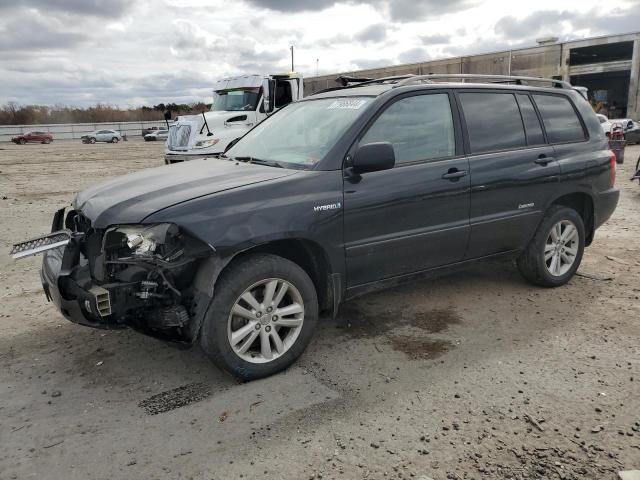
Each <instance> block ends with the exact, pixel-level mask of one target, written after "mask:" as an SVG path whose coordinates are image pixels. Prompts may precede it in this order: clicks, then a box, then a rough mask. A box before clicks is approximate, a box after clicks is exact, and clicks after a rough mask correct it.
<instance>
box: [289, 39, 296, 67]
mask: <svg viewBox="0 0 640 480" xmlns="http://www.w3.org/2000/svg"><path fill="white" fill-rule="evenodd" d="M290 50H291V71H292V72H295V71H296V69H295V68H294V67H293V45H291V47H290Z"/></svg>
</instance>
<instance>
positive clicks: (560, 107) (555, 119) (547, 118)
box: [533, 94, 586, 143]
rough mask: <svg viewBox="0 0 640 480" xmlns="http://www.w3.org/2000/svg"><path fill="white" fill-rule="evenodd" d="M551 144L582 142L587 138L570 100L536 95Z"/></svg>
mask: <svg viewBox="0 0 640 480" xmlns="http://www.w3.org/2000/svg"><path fill="white" fill-rule="evenodd" d="M533 99H534V101H535V102H536V105H537V106H538V110H539V111H540V115H541V116H542V122H543V123H544V128H545V130H546V131H547V138H548V139H549V142H550V143H568V142H581V141H583V140H584V139H585V138H586V136H585V133H584V129H583V128H582V123H581V122H580V118H579V117H578V114H577V113H576V111H575V109H574V108H573V105H572V104H571V102H570V101H569V99H568V98H566V97H564V96H561V95H543V94H534V95H533Z"/></svg>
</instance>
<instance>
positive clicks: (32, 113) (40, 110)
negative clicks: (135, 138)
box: [0, 102, 211, 125]
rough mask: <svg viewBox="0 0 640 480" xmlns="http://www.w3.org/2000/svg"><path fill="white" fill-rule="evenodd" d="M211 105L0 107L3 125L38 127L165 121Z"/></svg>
mask: <svg viewBox="0 0 640 480" xmlns="http://www.w3.org/2000/svg"><path fill="white" fill-rule="evenodd" d="M210 108H211V105H210V104H209V105H207V104H205V103H202V102H198V103H189V104H187V103H167V104H164V103H159V104H157V105H154V106H152V107H149V106H142V107H137V108H121V107H117V106H114V105H105V104H101V103H98V104H97V105H93V106H91V107H84V108H81V107H69V106H65V105H55V106H47V105H19V104H18V103H16V102H9V103H7V104H5V105H2V106H0V125H34V124H43V123H44V124H46V123H103V122H136V121H152V120H163V119H164V112H166V111H167V110H169V111H170V112H171V114H172V117H173V118H175V117H176V116H177V115H190V114H195V113H200V112H203V111H205V110H209V109H210Z"/></svg>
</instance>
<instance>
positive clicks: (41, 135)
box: [11, 132, 53, 145]
mask: <svg viewBox="0 0 640 480" xmlns="http://www.w3.org/2000/svg"><path fill="white" fill-rule="evenodd" d="M11 141H12V142H13V143H15V144H16V145H24V144H25V143H27V142H38V143H51V142H53V135H51V134H50V133H49V132H28V133H23V134H22V135H17V136H15V137H13V138H12V139H11Z"/></svg>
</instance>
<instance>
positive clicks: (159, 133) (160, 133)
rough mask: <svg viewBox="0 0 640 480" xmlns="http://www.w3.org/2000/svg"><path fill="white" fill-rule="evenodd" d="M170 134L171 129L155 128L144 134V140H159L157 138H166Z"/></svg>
mask: <svg viewBox="0 0 640 480" xmlns="http://www.w3.org/2000/svg"><path fill="white" fill-rule="evenodd" d="M168 136H169V130H167V129H166V128H165V129H164V130H162V129H161V130H154V131H153V132H151V133H147V134H146V135H145V136H144V141H145V142H153V141H157V140H166V139H167V137H168Z"/></svg>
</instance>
